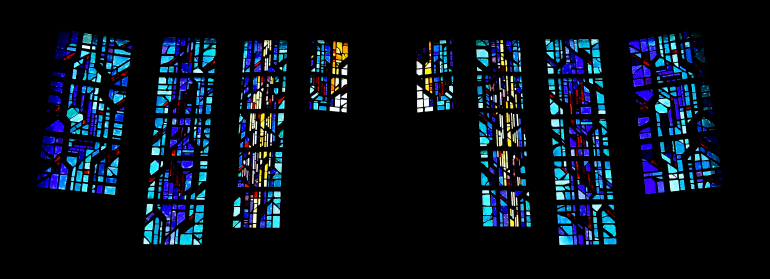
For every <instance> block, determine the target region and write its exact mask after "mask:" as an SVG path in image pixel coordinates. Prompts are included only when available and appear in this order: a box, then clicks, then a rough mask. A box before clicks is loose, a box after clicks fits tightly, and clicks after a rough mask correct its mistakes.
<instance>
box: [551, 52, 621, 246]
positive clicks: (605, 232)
mask: <svg viewBox="0 0 770 279" xmlns="http://www.w3.org/2000/svg"><path fill="white" fill-rule="evenodd" d="M546 52H547V54H548V57H547V60H548V68H547V69H548V74H549V77H551V78H549V79H548V90H549V93H550V113H551V130H552V133H551V137H552V140H551V146H552V148H553V149H552V150H553V156H554V157H553V158H554V168H553V170H554V186H555V187H556V203H557V210H556V211H557V221H558V235H559V245H614V244H616V233H615V211H614V209H615V205H614V203H613V200H614V196H613V188H612V173H611V168H610V153H609V149H608V137H607V134H608V132H607V129H608V128H607V119H606V107H605V101H604V84H603V80H602V77H601V64H600V58H599V40H597V39H590V40H589V39H578V40H546ZM565 74H570V75H571V76H566V75H565Z"/></svg>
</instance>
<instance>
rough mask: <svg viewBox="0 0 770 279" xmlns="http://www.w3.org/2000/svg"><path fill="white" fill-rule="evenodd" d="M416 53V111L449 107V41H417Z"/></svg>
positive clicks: (450, 65)
mask: <svg viewBox="0 0 770 279" xmlns="http://www.w3.org/2000/svg"><path fill="white" fill-rule="evenodd" d="M416 53H417V62H416V63H417V64H416V65H417V81H418V82H417V112H428V111H439V110H450V109H453V108H454V102H452V95H453V94H454V89H453V87H454V86H453V84H454V75H453V74H452V68H453V66H454V63H453V62H452V55H453V53H452V40H437V41H425V42H419V43H417V44H416Z"/></svg>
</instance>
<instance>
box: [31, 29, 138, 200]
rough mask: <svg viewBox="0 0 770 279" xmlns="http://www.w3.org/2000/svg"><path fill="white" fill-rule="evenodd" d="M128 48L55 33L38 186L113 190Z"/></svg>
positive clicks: (126, 44)
mask: <svg viewBox="0 0 770 279" xmlns="http://www.w3.org/2000/svg"><path fill="white" fill-rule="evenodd" d="M131 48H132V47H131V43H130V42H129V41H128V40H123V39H118V38H113V37H109V36H102V35H95V34H89V33H82V32H77V31H61V32H60V33H59V36H58V42H57V44H56V50H55V56H54V59H55V60H54V69H53V76H52V77H51V90H50V91H49V92H48V102H47V103H46V104H45V106H46V113H47V115H46V117H45V126H46V127H45V131H44V133H43V143H42V148H41V153H40V160H39V169H40V170H42V172H40V173H39V174H38V177H37V187H42V188H48V189H59V190H66V191H76V192H88V193H97V194H107V195H115V194H116V191H117V185H118V180H117V178H118V177H117V175H118V163H119V161H120V146H121V137H122V135H123V120H124V112H125V105H126V96H127V92H128V70H129V65H130V57H131Z"/></svg>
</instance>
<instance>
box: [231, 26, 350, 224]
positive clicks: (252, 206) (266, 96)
mask: <svg viewBox="0 0 770 279" xmlns="http://www.w3.org/2000/svg"><path fill="white" fill-rule="evenodd" d="M332 45H336V44H332ZM339 46H343V47H344V49H345V50H346V51H347V45H346V44H345V45H342V44H339ZM255 49H261V50H262V52H261V53H260V52H258V51H257V50H255ZM326 50H328V49H326ZM243 55H244V71H243V77H242V82H243V83H242V88H243V91H242V92H241V108H240V116H239V125H238V127H239V128H238V133H239V134H240V143H239V148H240V151H239V154H238V162H239V165H238V184H237V185H233V186H231V187H232V191H233V193H234V195H233V198H234V200H233V206H234V209H233V220H232V221H233V223H232V224H233V228H280V226H281V191H280V189H281V179H282V174H283V120H284V112H283V111H284V109H285V105H286V102H285V101H284V97H285V92H286V75H285V72H286V66H287V65H286V61H287V60H286V55H287V42H286V41H279V40H259V41H246V43H245V44H244V52H243ZM322 61H323V62H320V61H319V63H318V64H315V66H317V67H318V68H319V72H329V71H330V70H329V69H330V68H329V67H330V66H331V65H330V64H332V62H331V61H328V60H322ZM338 62H339V61H337V62H334V63H338ZM321 64H323V65H321ZM332 68H333V67H332ZM260 69H261V70H260ZM314 69H315V68H314ZM345 71H347V69H345Z"/></svg>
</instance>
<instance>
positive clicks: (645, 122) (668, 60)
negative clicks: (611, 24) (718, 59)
mask: <svg viewBox="0 0 770 279" xmlns="http://www.w3.org/2000/svg"><path fill="white" fill-rule="evenodd" d="M629 51H630V52H631V57H632V59H631V71H632V80H633V84H634V93H635V96H634V97H635V98H636V101H637V103H638V105H639V109H638V123H639V138H640V139H641V151H642V152H641V153H642V169H643V171H644V178H643V179H644V180H643V181H644V191H645V193H647V194H654V193H668V192H677V191H685V190H693V189H704V188H713V187H720V186H721V185H722V172H721V169H720V167H719V165H720V161H719V149H718V148H717V138H716V135H715V128H716V127H715V126H716V125H715V123H714V121H713V114H714V112H713V109H712V103H711V89H710V88H709V83H708V74H707V70H706V69H707V67H706V57H705V48H704V46H703V39H702V38H701V35H700V33H697V32H682V33H677V34H669V35H664V36H657V37H651V38H644V39H640V40H634V41H631V42H630V43H629Z"/></svg>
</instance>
